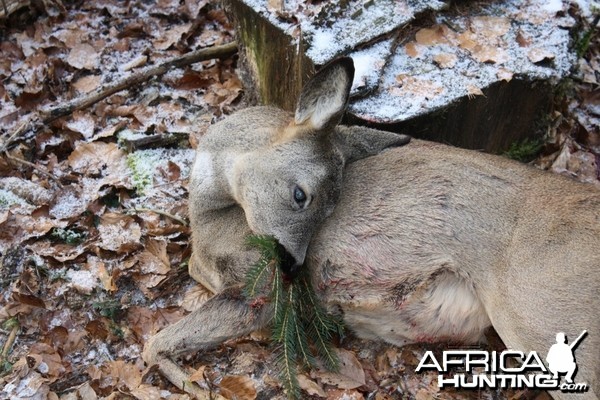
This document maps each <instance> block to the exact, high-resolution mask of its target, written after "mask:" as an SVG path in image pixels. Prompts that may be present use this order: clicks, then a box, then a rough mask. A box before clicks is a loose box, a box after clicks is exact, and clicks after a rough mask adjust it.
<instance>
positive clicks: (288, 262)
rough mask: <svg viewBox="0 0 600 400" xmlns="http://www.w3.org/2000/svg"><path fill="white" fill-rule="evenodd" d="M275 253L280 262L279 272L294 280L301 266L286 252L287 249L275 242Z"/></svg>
mask: <svg viewBox="0 0 600 400" xmlns="http://www.w3.org/2000/svg"><path fill="white" fill-rule="evenodd" d="M277 252H278V253H279V259H280V260H281V263H280V265H279V268H280V269H281V272H283V273H284V275H285V276H286V277H287V278H290V279H293V278H295V277H296V276H297V275H298V272H299V271H300V267H301V266H302V265H301V264H298V262H297V261H296V259H295V258H294V256H292V255H291V254H290V252H289V251H287V249H286V248H285V247H284V246H283V245H282V244H281V243H279V242H277Z"/></svg>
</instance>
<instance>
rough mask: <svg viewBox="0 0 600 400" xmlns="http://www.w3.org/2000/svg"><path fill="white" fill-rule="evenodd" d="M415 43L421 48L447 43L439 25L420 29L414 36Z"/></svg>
mask: <svg viewBox="0 0 600 400" xmlns="http://www.w3.org/2000/svg"><path fill="white" fill-rule="evenodd" d="M415 41H416V42H417V43H418V44H421V45H423V46H431V45H434V44H440V43H448V39H447V38H446V36H445V35H444V29H443V28H442V26H441V25H434V26H432V27H431V28H423V29H420V30H419V31H417V33H416V34H415Z"/></svg>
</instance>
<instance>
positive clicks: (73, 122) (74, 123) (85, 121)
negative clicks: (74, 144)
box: [65, 111, 96, 139]
mask: <svg viewBox="0 0 600 400" xmlns="http://www.w3.org/2000/svg"><path fill="white" fill-rule="evenodd" d="M65 128H67V129H69V130H71V131H73V132H77V133H81V135H82V136H83V137H84V138H85V139H89V138H91V137H92V135H93V134H94V129H95V128H96V121H95V120H94V118H92V116H91V115H90V114H89V113H86V112H84V111H75V112H74V113H73V115H72V117H71V119H70V120H69V121H68V122H67V123H65Z"/></svg>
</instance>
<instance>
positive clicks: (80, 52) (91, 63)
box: [67, 43, 100, 70]
mask: <svg viewBox="0 0 600 400" xmlns="http://www.w3.org/2000/svg"><path fill="white" fill-rule="evenodd" d="M67 63H69V64H70V65H71V66H72V67H75V68H77V69H89V70H92V69H95V68H98V66H99V65H100V54H99V53H97V52H96V50H95V49H94V48H93V47H92V46H91V45H89V44H87V43H81V44H78V45H76V46H75V47H73V48H72V49H71V51H70V52H69V55H68V56H67Z"/></svg>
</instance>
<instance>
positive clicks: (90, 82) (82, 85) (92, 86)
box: [73, 75, 102, 93]
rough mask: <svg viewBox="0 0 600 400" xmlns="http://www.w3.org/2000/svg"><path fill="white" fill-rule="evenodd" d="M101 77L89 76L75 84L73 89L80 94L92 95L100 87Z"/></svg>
mask: <svg viewBox="0 0 600 400" xmlns="http://www.w3.org/2000/svg"><path fill="white" fill-rule="evenodd" d="M101 80H102V77H101V76H100V75H88V76H84V77H83V78H79V79H78V80H77V81H75V82H73V87H74V88H75V89H77V91H78V92H80V93H90V92H92V91H94V90H96V89H97V88H98V86H100V81H101Z"/></svg>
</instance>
